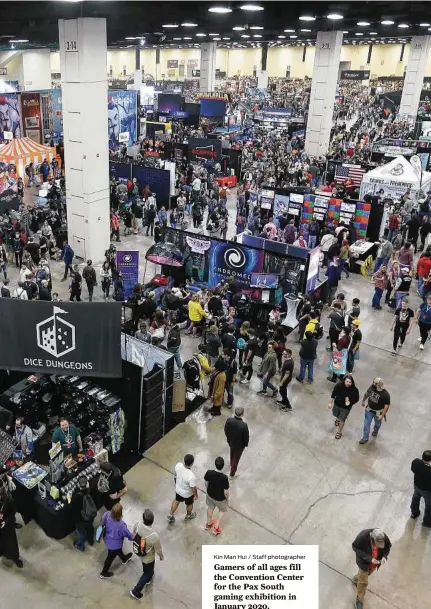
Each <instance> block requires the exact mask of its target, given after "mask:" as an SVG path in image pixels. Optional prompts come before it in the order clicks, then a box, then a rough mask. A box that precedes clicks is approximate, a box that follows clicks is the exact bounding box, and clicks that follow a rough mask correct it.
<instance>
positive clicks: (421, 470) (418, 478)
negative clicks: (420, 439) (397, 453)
mask: <svg viewBox="0 0 431 609" xmlns="http://www.w3.org/2000/svg"><path fill="white" fill-rule="evenodd" d="M410 469H411V470H412V472H413V473H414V491H413V497H412V502H411V504H410V511H411V516H410V517H411V518H413V519H416V518H417V517H418V516H419V515H420V513H421V512H420V509H419V508H420V502H421V499H423V500H424V503H425V512H424V517H423V520H422V526H423V527H431V450H425V451H424V452H423V454H422V459H413V461H412V464H411V467H410Z"/></svg>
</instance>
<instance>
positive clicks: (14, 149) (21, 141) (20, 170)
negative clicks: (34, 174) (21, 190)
mask: <svg viewBox="0 0 431 609" xmlns="http://www.w3.org/2000/svg"><path fill="white" fill-rule="evenodd" d="M54 157H55V148H51V146H43V145H42V144H38V143H37V142H33V140H31V139H29V138H28V137H20V138H14V139H13V140H11V141H10V142H9V143H8V144H5V145H4V146H1V147H0V163H5V164H7V165H9V164H15V167H16V172H17V176H18V177H21V178H25V168H26V167H27V165H29V164H30V163H33V165H34V167H35V169H36V168H37V167H38V165H40V164H41V163H42V162H43V160H44V159H47V161H48V162H51V161H52V159H53V158H54Z"/></svg>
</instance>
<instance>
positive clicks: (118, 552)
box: [102, 548, 127, 573]
mask: <svg viewBox="0 0 431 609" xmlns="http://www.w3.org/2000/svg"><path fill="white" fill-rule="evenodd" d="M116 556H119V557H120V558H121V560H122V561H123V562H126V560H127V556H126V555H125V554H124V552H123V550H122V548H120V549H119V550H108V556H107V557H106V560H105V562H104V563H103V569H102V573H108V571H109V569H110V567H111V565H112V563H113V560H114V558H115V557H116Z"/></svg>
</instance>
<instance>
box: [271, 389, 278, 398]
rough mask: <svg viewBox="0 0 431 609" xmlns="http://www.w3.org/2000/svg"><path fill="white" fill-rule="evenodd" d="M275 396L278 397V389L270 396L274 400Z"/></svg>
mask: <svg viewBox="0 0 431 609" xmlns="http://www.w3.org/2000/svg"><path fill="white" fill-rule="evenodd" d="M277 396H278V389H276V390H275V391H274V392H273V394H272V397H273V398H276V397H277Z"/></svg>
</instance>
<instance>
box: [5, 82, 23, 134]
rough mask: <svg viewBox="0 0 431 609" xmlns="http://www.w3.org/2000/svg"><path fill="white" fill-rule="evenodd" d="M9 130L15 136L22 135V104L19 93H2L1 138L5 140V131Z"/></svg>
mask: <svg viewBox="0 0 431 609" xmlns="http://www.w3.org/2000/svg"><path fill="white" fill-rule="evenodd" d="M5 131H8V132H9V133H12V134H13V137H22V126H21V106H20V102H19V95H18V94H17V93H2V94H1V95H0V140H4V139H5V138H4V132H5Z"/></svg>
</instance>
